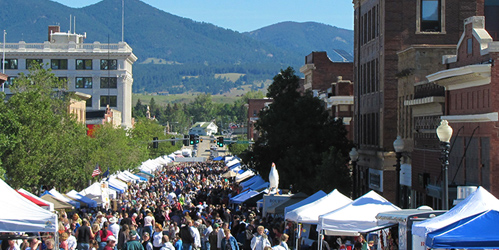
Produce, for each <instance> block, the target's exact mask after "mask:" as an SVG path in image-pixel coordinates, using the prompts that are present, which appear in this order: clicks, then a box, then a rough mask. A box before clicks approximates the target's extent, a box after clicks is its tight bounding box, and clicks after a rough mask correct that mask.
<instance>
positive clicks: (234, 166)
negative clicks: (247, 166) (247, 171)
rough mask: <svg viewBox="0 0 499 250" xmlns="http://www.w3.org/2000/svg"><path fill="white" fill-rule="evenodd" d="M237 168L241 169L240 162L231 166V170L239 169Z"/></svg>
mask: <svg viewBox="0 0 499 250" xmlns="http://www.w3.org/2000/svg"><path fill="white" fill-rule="evenodd" d="M237 167H241V163H240V162H238V163H236V164H234V165H232V166H230V167H229V169H230V170H232V169H234V168H237Z"/></svg>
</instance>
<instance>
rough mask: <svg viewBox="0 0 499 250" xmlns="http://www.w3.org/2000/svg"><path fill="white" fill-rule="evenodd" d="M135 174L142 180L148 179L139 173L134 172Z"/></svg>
mask: <svg viewBox="0 0 499 250" xmlns="http://www.w3.org/2000/svg"><path fill="white" fill-rule="evenodd" d="M134 175H135V176H137V177H139V178H140V180H141V181H147V178H145V177H144V176H141V175H138V174H134Z"/></svg>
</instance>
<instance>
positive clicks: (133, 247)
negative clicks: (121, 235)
mask: <svg viewBox="0 0 499 250" xmlns="http://www.w3.org/2000/svg"><path fill="white" fill-rule="evenodd" d="M138 236H139V235H138V234H137V231H135V230H130V233H129V237H130V239H129V240H128V242H127V243H126V244H125V249H124V250H144V247H143V246H142V244H140V242H139V241H138V240H137V237H138Z"/></svg>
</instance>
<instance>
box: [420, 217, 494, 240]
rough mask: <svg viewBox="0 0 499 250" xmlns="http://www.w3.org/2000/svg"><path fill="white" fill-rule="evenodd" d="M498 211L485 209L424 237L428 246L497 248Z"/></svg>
mask: <svg viewBox="0 0 499 250" xmlns="http://www.w3.org/2000/svg"><path fill="white" fill-rule="evenodd" d="M497 225H499V211H496V210H487V211H485V212H482V213H479V214H475V215H472V216H470V217H467V218H464V219H461V220H458V221H457V222H454V223H452V224H450V225H448V226H446V227H443V228H441V229H438V230H435V231H433V232H431V233H429V234H428V236H427V237H426V247H429V248H447V249H449V248H459V249H462V248H465V249H497V248H499V233H497V230H496V228H497Z"/></svg>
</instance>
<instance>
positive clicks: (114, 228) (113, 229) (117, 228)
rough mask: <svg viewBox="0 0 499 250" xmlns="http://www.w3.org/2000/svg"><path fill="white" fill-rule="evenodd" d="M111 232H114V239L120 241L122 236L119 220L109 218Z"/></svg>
mask: <svg viewBox="0 0 499 250" xmlns="http://www.w3.org/2000/svg"><path fill="white" fill-rule="evenodd" d="M109 223H110V224H109V231H111V232H113V235H114V237H116V240H118V236H119V235H120V225H118V219H117V218H116V217H114V216H113V217H111V218H109Z"/></svg>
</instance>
